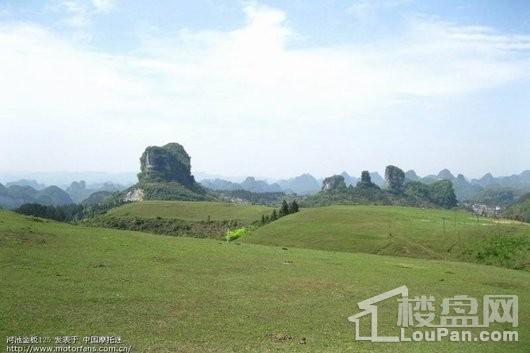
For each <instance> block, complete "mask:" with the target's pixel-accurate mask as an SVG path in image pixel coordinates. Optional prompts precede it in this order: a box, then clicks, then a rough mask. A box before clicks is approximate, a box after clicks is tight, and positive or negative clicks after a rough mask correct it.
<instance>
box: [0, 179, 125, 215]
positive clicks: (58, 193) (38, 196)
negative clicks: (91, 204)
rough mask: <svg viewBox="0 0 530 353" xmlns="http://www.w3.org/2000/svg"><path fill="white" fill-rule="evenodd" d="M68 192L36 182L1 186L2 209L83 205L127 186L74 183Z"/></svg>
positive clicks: (0, 199)
mask: <svg viewBox="0 0 530 353" xmlns="http://www.w3.org/2000/svg"><path fill="white" fill-rule="evenodd" d="M65 189H66V190H64V189H62V188H60V187H58V186H56V185H52V186H46V185H44V184H40V183H39V182H37V181H36V180H29V179H21V180H17V181H13V182H8V183H6V185H5V186H4V185H2V184H0V207H2V208H8V209H13V208H17V207H19V206H21V205H23V204H25V203H39V204H43V205H49V206H63V205H68V204H71V203H81V202H83V201H84V200H86V199H89V198H90V196H91V195H93V194H96V193H100V195H99V196H101V193H105V195H107V193H112V192H116V191H121V190H123V189H125V186H122V185H119V184H113V183H110V182H106V183H97V184H91V185H88V186H87V184H86V182H85V181H83V180H81V181H74V182H72V183H71V184H70V186H69V187H67V188H65Z"/></svg>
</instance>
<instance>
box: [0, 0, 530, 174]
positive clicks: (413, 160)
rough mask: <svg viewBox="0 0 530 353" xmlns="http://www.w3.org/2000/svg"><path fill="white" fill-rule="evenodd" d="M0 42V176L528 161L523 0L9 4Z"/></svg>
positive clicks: (52, 0)
mask: <svg viewBox="0 0 530 353" xmlns="http://www.w3.org/2000/svg"><path fill="white" fill-rule="evenodd" d="M0 53H2V55H1V57H0V77H1V78H2V79H1V80H0V119H1V121H2V126H3V128H2V129H1V130H0V150H2V152H3V153H2V155H3V156H2V159H1V160H0V171H31V170H33V171H53V170H71V171H79V170H91V171H99V170H106V171H111V172H122V171H134V170H136V169H137V168H138V157H139V155H140V154H141V152H142V150H143V149H144V148H145V146H147V145H157V144H163V143H166V142H169V141H177V142H180V143H182V144H183V145H184V146H185V147H186V149H187V150H188V151H189V153H190V154H191V155H192V164H193V169H194V170H200V171H203V172H209V173H213V174H223V175H246V174H248V175H256V176H267V177H285V176H292V175H296V174H300V173H303V172H311V173H313V174H315V175H318V176H326V175H330V174H333V173H338V172H341V171H343V170H346V171H348V172H349V173H351V174H358V173H359V172H360V171H361V170H363V169H370V170H382V169H383V168H384V166H385V165H387V164H391V163H392V164H396V165H398V166H401V167H402V168H403V169H410V168H413V169H415V170H416V171H417V172H419V173H421V174H429V173H434V172H438V171H439V170H440V169H442V168H446V167H447V168H450V169H451V170H452V171H454V173H464V174H465V175H467V176H470V177H477V176H481V175H483V174H485V173H486V172H490V171H491V172H492V173H494V174H495V175H509V174H513V173H518V172H519V171H521V170H523V169H530V153H529V152H530V138H529V136H530V118H529V112H530V3H529V2H528V1H524V0H520V1H515V0H512V1H484V0H482V1H443V2H441V1H413V0H380V1H366V0H357V1H355V0H350V1H326V2H322V1H301V0H295V1H285V2H282V1H260V2H250V1H213V0H209V1H207V0H197V1H169V0H168V1H156V2H146V1H131V0H128V1H124V0H49V1H24V0H17V1H6V0H0Z"/></svg>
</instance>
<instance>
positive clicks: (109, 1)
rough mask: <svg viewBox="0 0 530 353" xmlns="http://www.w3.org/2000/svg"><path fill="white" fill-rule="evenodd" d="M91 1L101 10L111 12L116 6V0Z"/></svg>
mask: <svg viewBox="0 0 530 353" xmlns="http://www.w3.org/2000/svg"><path fill="white" fill-rule="evenodd" d="M90 2H91V3H92V6H94V7H95V8H96V10H97V11H100V12H109V11H110V10H112V8H113V7H114V0H91V1H90Z"/></svg>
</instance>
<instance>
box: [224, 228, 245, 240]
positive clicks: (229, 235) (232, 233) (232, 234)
mask: <svg viewBox="0 0 530 353" xmlns="http://www.w3.org/2000/svg"><path fill="white" fill-rule="evenodd" d="M247 233H248V229H247V228H245V227H241V228H237V229H234V230H228V231H227V232H226V235H225V238H226V241H232V240H236V239H239V238H241V237H244V236H245V235H247Z"/></svg>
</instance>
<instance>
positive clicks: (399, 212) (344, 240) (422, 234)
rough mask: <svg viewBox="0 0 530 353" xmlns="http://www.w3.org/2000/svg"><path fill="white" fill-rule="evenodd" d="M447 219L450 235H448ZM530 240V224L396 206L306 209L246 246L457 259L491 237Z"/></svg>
mask: <svg viewBox="0 0 530 353" xmlns="http://www.w3.org/2000/svg"><path fill="white" fill-rule="evenodd" d="M444 218H445V231H444ZM496 234H500V235H523V234H524V235H529V236H530V225H528V224H523V223H518V222H503V221H500V222H496V221H494V220H492V219H487V218H479V219H477V218H476V217H474V216H473V215H471V214H470V213H467V212H462V211H448V210H435V209H421V208H412V207H395V206H329V207H320V208H308V209H303V210H301V211H300V212H299V213H296V214H293V215H289V216H287V217H284V218H281V219H279V220H278V221H276V222H273V223H270V224H268V225H266V226H264V227H261V228H259V229H257V230H256V231H255V232H253V234H252V235H251V236H250V237H249V238H247V239H246V241H248V242H251V243H257V244H265V245H278V246H295V247H301V248H312V249H321V250H334V251H348V252H363V253H372V254H385V255H398V256H412V257H420V258H429V259H457V258H458V257H459V256H460V253H461V252H462V250H463V249H464V248H466V247H467V246H471V245H472V244H473V243H474V242H476V241H479V240H480V239H483V238H484V236H486V235H496Z"/></svg>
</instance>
